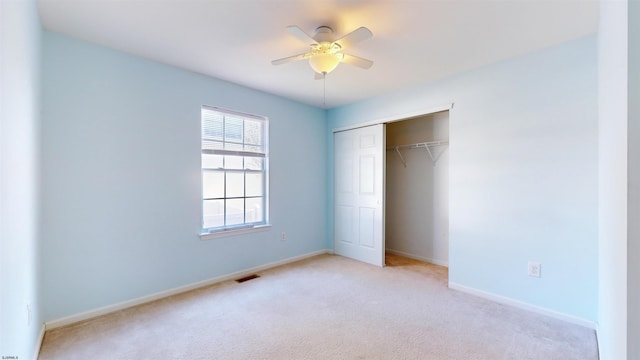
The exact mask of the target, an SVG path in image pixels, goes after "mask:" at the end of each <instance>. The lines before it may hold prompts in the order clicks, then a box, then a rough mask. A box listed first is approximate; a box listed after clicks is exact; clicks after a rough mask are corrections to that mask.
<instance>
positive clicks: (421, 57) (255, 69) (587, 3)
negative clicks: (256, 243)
mask: <svg viewBox="0 0 640 360" xmlns="http://www.w3.org/2000/svg"><path fill="white" fill-rule="evenodd" d="M38 7H39V11H40V17H41V19H42V24H43V27H44V28H45V29H47V30H51V31H55V32H60V33H63V34H67V35H71V36H74V37H78V38H81V39H85V40H88V41H91V42H95V43H98V44H101V45H104V46H107V47H110V48H114V49H118V50H121V51H125V52H128V53H132V54H136V55H139V56H142V57H145V58H148V59H152V60H155V61H158V62H162V63H166V64H171V65H175V66H178V67H181V68H185V69H188V70H192V71H195V72H198V73H202V74H206V75H210V76H213V77H216V78H219V79H223V80H227V81H230V82H234V83H237V84H241V85H245V86H248V87H251V88H255V89H259V90H263V91H265V92H269V93H273V94H277V95H281V96H283V97H286V98H290V99H294V100H297V101H300V102H303V103H307V104H311V105H314V106H318V107H327V108H332V107H337V106H341V105H345V104H349V103H353V102H356V101H358V100H362V99H366V98H371V97H374V96H377V95H381V94H383V93H386V92H390V91H394V90H398V89H401V88H405V87H410V86H414V85H417V84H421V83H425V82H428V81H432V80H435V79H439V78H442V77H445V76H448V75H452V74H455V73H459V72H463V71H468V70H471V69H474V68H478V67H481V66H483V65H487V64H490V63H494V62H497V61H500V60H504V59H507V58H510V57H514V56H518V55H522V54H525V53H528V52H532V51H535V50H537V49H541V48H544V47H548V46H550V45H554V44H558V43H561V42H564V41H567V40H571V39H575V38H578V37H581V36H584V35H588V34H593V33H595V32H596V31H597V27H598V3H597V1H596V0H492V1H488V0H429V1H428V0H380V1H371V0H38ZM288 25H298V26H299V27H300V28H301V29H303V30H304V31H306V32H307V33H309V34H311V35H313V31H314V30H315V28H316V27H318V26H320V25H328V26H331V27H332V28H333V29H334V31H335V33H336V37H340V36H342V35H344V34H346V33H348V32H351V31H353V30H355V29H356V28H358V27H360V26H365V27H368V28H369V29H370V30H371V31H372V32H373V38H371V39H369V40H366V41H363V42H361V43H359V44H357V45H356V46H355V47H354V48H352V49H349V50H350V51H349V53H351V54H353V55H357V56H360V57H364V58H368V59H371V60H374V62H375V63H374V65H373V67H372V68H371V69H369V70H363V69H360V68H357V67H354V66H350V65H348V64H341V65H340V66H338V68H337V69H336V70H335V71H333V72H332V73H331V74H329V75H328V76H327V79H326V106H325V105H323V82H322V80H314V73H313V70H312V69H311V68H310V67H309V64H308V63H307V61H306V60H305V61H299V62H295V63H289V64H285V65H280V66H273V65H271V60H274V59H278V58H283V57H286V56H290V55H295V54H299V53H303V52H305V51H307V50H308V47H307V46H306V45H305V44H304V43H302V42H301V41H300V40H298V39H296V38H295V37H293V36H291V35H290V34H289V33H288V32H287V31H286V29H285V27H286V26H288Z"/></svg>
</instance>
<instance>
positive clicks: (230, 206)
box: [225, 199, 244, 225]
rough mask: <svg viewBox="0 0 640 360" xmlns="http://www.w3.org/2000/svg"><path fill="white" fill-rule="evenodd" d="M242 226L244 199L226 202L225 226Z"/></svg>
mask: <svg viewBox="0 0 640 360" xmlns="http://www.w3.org/2000/svg"><path fill="white" fill-rule="evenodd" d="M239 224H244V199H231V200H227V221H226V224H225V225H239Z"/></svg>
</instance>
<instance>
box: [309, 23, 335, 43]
mask: <svg viewBox="0 0 640 360" xmlns="http://www.w3.org/2000/svg"><path fill="white" fill-rule="evenodd" d="M313 39H314V40H315V41H317V42H319V43H323V42H328V43H330V42H333V29H332V28H330V27H328V26H319V27H318V28H316V32H315V35H314V36H313Z"/></svg>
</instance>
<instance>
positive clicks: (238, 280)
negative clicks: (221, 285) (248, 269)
mask: <svg viewBox="0 0 640 360" xmlns="http://www.w3.org/2000/svg"><path fill="white" fill-rule="evenodd" d="M259 277H260V275H256V274H251V275H249V276H245V277H243V278H240V279H236V282H239V283H243V282H245V281H249V280H253V279H257V278H259Z"/></svg>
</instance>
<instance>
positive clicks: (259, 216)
mask: <svg viewBox="0 0 640 360" xmlns="http://www.w3.org/2000/svg"><path fill="white" fill-rule="evenodd" d="M246 203H247V207H246V209H245V217H246V219H247V220H246V221H247V222H248V223H254V222H261V221H263V220H264V216H263V214H264V212H263V209H264V198H250V199H247V200H246Z"/></svg>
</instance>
